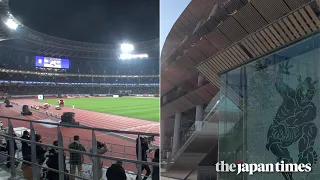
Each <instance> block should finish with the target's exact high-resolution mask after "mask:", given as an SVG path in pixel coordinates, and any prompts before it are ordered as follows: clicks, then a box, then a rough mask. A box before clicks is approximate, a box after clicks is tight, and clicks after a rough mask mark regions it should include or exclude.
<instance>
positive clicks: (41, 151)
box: [36, 145, 47, 164]
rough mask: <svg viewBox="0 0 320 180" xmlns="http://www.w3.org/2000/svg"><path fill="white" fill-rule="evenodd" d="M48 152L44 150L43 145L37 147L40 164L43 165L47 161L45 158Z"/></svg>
mask: <svg viewBox="0 0 320 180" xmlns="http://www.w3.org/2000/svg"><path fill="white" fill-rule="evenodd" d="M46 152H47V151H46V150H45V149H44V148H43V146H42V145H36V156H37V161H38V163H39V164H43V162H44V161H45V160H46V157H45V156H44V155H45V154H46Z"/></svg>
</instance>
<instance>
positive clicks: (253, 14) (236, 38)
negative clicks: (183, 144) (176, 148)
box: [161, 0, 320, 117]
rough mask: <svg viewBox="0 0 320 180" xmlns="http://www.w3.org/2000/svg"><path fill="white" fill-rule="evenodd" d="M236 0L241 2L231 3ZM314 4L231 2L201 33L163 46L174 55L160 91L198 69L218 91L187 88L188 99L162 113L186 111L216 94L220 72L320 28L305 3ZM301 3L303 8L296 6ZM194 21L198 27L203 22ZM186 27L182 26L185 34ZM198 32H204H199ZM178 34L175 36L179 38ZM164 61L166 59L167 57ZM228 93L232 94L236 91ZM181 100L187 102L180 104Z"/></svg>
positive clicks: (283, 0)
mask: <svg viewBox="0 0 320 180" xmlns="http://www.w3.org/2000/svg"><path fill="white" fill-rule="evenodd" d="M318 1H319V0H318ZM217 2H218V3H220V2H221V1H217ZM233 2H235V3H238V4H235V5H232V4H229V3H233ZM310 2H311V0H270V1H264V0H252V1H251V2H250V3H247V1H246V0H234V1H229V2H228V3H227V4H226V5H225V8H223V9H220V10H219V11H218V12H217V14H215V15H214V16H213V18H210V19H209V20H208V21H206V22H204V23H203V24H202V26H204V28H205V29H204V30H201V28H202V27H201V28H199V32H198V31H196V32H195V33H194V34H188V35H186V36H185V37H184V38H183V39H181V38H180V41H179V43H178V44H179V45H178V47H177V48H172V47H173V46H168V44H165V45H164V48H163V51H167V50H166V48H167V49H170V48H171V49H172V51H171V52H170V56H169V54H168V56H167V57H166V61H165V62H166V63H164V65H165V67H164V68H162V73H161V94H162V95H165V94H166V93H167V92H169V91H170V90H172V89H173V88H175V87H177V86H179V85H180V84H181V83H185V82H186V81H187V80H188V79H189V78H190V77H193V76H197V75H198V72H200V73H201V74H203V75H204V76H205V78H206V79H207V80H208V81H209V82H210V83H211V84H212V85H211V86H212V88H213V89H214V90H212V91H210V93H209V94H208V93H206V92H208V91H209V90H208V89H206V88H205V87H200V88H198V89H196V90H195V91H192V92H189V93H188V94H187V95H185V96H183V97H185V98H178V99H176V100H174V101H172V102H169V103H168V104H165V105H164V106H163V107H162V110H161V112H162V113H164V114H162V116H163V115H164V116H166V117H169V116H172V115H173V114H174V113H176V112H183V111H185V110H188V109H189V108H190V107H191V105H190V103H191V104H192V106H193V107H194V106H196V105H197V104H201V103H205V102H207V101H209V100H211V98H212V97H213V96H214V95H215V93H213V92H216V89H217V88H218V87H220V77H219V74H220V73H221V72H223V71H226V70H228V69H230V68H233V67H237V66H238V65H240V64H242V63H245V62H247V61H248V60H250V59H252V58H256V57H259V56H262V55H264V54H266V53H268V52H270V51H272V50H274V49H276V48H279V47H281V46H283V45H285V44H288V43H290V42H292V41H294V40H297V39H298V38H301V37H303V36H306V35H307V34H310V33H312V32H315V31H318V30H319V29H320V21H319V18H318V17H317V16H316V14H315V12H314V11H313V9H312V7H311V6H310V5H306V3H309V4H310ZM260 3H261V4H260ZM319 4H320V3H319ZM197 5H199V4H197ZM275 6H276V8H274V7H275ZM212 7H213V5H212V6H211V8H212ZM238 7H241V9H238V11H237V13H235V14H233V15H232V16H230V15H229V14H227V12H228V11H229V10H231V9H232V10H237V8H238ZM298 7H300V9H297V8H298ZM190 11H191V10H190V9H189V10H188V11H185V12H184V13H183V14H182V15H181V16H184V17H185V19H189V18H190V19H191V16H192V14H191V13H190ZM292 11H294V12H292ZM288 13H289V14H288ZM193 18H195V17H193ZM226 18H227V19H226ZM279 18H281V19H279ZM182 19H183V18H182ZM221 20H223V21H221ZM276 20H277V21H276ZM190 22H191V21H190ZM193 22H194V24H193V26H194V27H195V26H196V24H197V23H198V22H199V21H196V20H194V21H193ZM194 27H193V28H194ZM186 31H187V30H186V29H184V32H186ZM200 31H201V33H203V32H205V33H206V34H200ZM190 32H191V30H190ZM170 34H171V33H170ZM170 34H169V36H170ZM177 34H178V33H176V35H175V37H174V38H176V39H177V38H178V37H176V36H177ZM171 40H172V37H168V38H167V40H166V43H167V42H168V43H170V42H172V41H171ZM161 59H162V60H163V57H161ZM171 66H172V67H171ZM174 71H176V72H174ZM175 75H176V76H177V77H175ZM179 77H180V78H181V79H179ZM172 78H178V79H176V80H173V79H172ZM229 94H231V97H233V95H232V94H234V93H229ZM231 97H230V99H231V100H232V101H235V102H236V101H237V99H238V97H237V96H234V98H231ZM186 99H187V100H186ZM183 102H185V103H187V104H186V105H178V104H179V103H183ZM172 104H174V106H173V105H172Z"/></svg>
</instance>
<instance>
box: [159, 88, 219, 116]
mask: <svg viewBox="0 0 320 180" xmlns="http://www.w3.org/2000/svg"><path fill="white" fill-rule="evenodd" d="M218 92H219V89H218V88H217V87H215V86H214V85H212V84H206V85H204V86H202V87H199V88H197V89H195V90H194V91H192V92H189V93H188V94H186V95H184V96H181V97H180V98H178V99H176V100H174V101H172V102H170V103H168V104H165V105H164V106H162V107H161V118H168V117H170V116H173V115H174V114H175V113H178V112H185V111H188V110H190V109H192V108H194V107H195V106H196V105H198V104H203V103H209V102H210V101H211V99H212V98H213V97H214V96H215V95H216V94H217V93H218Z"/></svg>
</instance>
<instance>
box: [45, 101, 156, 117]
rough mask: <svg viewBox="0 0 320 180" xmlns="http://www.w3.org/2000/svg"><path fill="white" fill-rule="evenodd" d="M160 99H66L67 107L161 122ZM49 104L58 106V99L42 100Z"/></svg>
mask: <svg viewBox="0 0 320 180" xmlns="http://www.w3.org/2000/svg"><path fill="white" fill-rule="evenodd" d="M159 101H160V100H159V98H130V97H122V98H75V99H66V100H65V106H68V107H72V105H75V108H76V109H83V110H89V111H95V112H101V113H106V114H114V115H120V116H125V117H132V118H138V119H145V120H150V121H156V122H159V119H160V104H159ZM41 102H46V103H49V104H57V102H58V100H57V99H48V100H41Z"/></svg>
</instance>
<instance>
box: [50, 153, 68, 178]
mask: <svg viewBox="0 0 320 180" xmlns="http://www.w3.org/2000/svg"><path fill="white" fill-rule="evenodd" d="M63 165H64V169H65V170H66V169H67V167H66V155H65V154H64V157H63ZM47 166H48V167H49V168H52V169H56V170H59V151H56V150H54V149H50V150H49V155H48V161H47ZM47 178H48V179H49V180H56V179H59V173H57V172H53V171H49V172H48V175H47Z"/></svg>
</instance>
